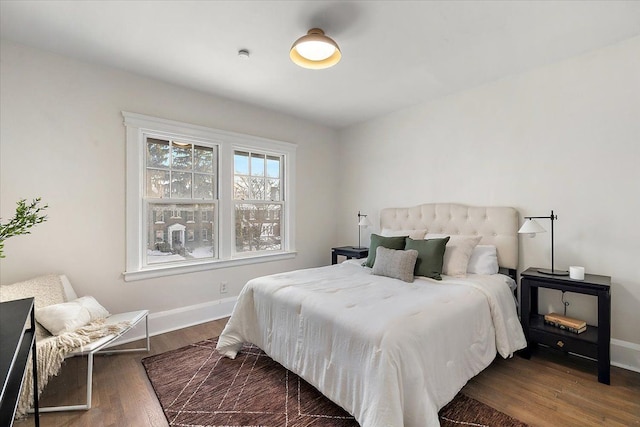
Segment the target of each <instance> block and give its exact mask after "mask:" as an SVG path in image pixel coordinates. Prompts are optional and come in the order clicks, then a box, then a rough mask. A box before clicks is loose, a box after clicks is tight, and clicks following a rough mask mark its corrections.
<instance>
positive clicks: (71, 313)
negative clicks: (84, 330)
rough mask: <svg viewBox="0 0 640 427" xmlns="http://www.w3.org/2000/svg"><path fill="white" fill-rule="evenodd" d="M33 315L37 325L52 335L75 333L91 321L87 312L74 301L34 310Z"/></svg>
mask: <svg viewBox="0 0 640 427" xmlns="http://www.w3.org/2000/svg"><path fill="white" fill-rule="evenodd" d="M35 315H36V320H37V321H38V323H40V324H41V325H42V326H44V327H45V328H46V329H47V330H48V331H49V332H51V334H53V335H60V334H63V333H65V332H71V331H75V330H76V329H78V328H80V327H82V326H84V325H86V324H87V323H89V322H90V321H91V314H89V310H87V309H86V308H85V307H83V306H82V304H80V303H78V302H75V301H72V302H63V303H61V304H53V305H48V306H46V307H43V308H36V310H35Z"/></svg>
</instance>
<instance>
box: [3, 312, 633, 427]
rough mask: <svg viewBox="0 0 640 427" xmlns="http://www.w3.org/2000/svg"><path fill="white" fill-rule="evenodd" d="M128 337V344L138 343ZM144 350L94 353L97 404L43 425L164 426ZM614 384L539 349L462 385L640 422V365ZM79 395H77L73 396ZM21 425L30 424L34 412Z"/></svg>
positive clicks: (64, 375)
mask: <svg viewBox="0 0 640 427" xmlns="http://www.w3.org/2000/svg"><path fill="white" fill-rule="evenodd" d="M225 323H226V319H223V320H218V321H215V322H209V323H204V324H202V325H197V326H193V327H190V328H186V329H182V330H179V331H175V332H170V333H166V334H162V335H158V336H155V337H152V338H151V352H150V354H158V353H162V352H165V351H167V350H171V349H175V348H179V347H182V346H185V345H187V344H190V343H194V342H197V341H201V340H203V339H206V338H211V337H215V336H218V335H219V334H220V332H221V331H222V328H223V327H224V325H225ZM139 344H140V343H131V344H129V345H127V346H136V345H139ZM147 355H148V354H147V353H141V354H138V353H128V354H121V355H112V356H104V357H97V358H96V361H95V366H94V378H93V384H94V387H93V408H92V409H91V410H89V411H82V412H64V413H46V414H42V415H41V417H40V425H41V426H43V427H57V426H92V427H93V426H105V427H106V426H114V427H116V426H117V427H123V426H136V427H138V426H140V427H143V426H166V425H167V421H166V419H165V417H164V415H163V413H162V409H161V408H160V405H159V404H158V401H157V399H156V397H155V394H154V392H153V389H152V388H151V385H150V384H149V381H148V379H147V376H146V374H145V372H144V368H143V367H142V364H141V363H140V360H141V359H142V358H143V357H146V356H147ZM85 365H86V360H85V359H84V358H74V359H69V360H67V361H66V362H65V365H64V367H63V370H62V372H61V373H60V375H59V376H58V377H56V378H54V379H52V381H51V382H50V383H49V385H48V386H47V388H46V389H45V392H44V394H43V397H42V400H41V402H42V404H43V405H48V404H54V403H58V404H74V403H76V402H77V401H79V399H82V398H83V397H84V395H85V387H84V380H85V378H86V377H85V375H86V371H85ZM611 369H612V370H611V385H610V386H607V385H603V384H600V383H598V381H597V378H596V367H595V364H594V363H593V362H590V361H587V360H583V359H579V358H577V357H569V358H567V357H565V356H563V355H561V354H556V353H555V352H552V351H550V350H540V351H539V352H538V353H536V354H534V356H533V357H532V358H531V360H526V359H523V358H520V357H518V356H516V357H514V358H512V359H509V360H503V359H501V358H498V359H496V360H495V361H494V363H493V364H492V365H491V366H489V367H488V368H487V369H485V370H484V371H483V372H482V373H480V374H479V375H478V376H476V377H475V378H473V379H472V380H471V381H469V383H468V384H467V385H466V386H465V387H464V388H463V392H464V393H465V394H466V395H468V396H470V397H473V398H475V399H477V400H480V401H482V402H484V403H486V404H488V405H490V406H492V407H494V408H496V409H498V410H500V411H502V412H505V413H507V414H509V415H511V416H513V417H515V418H517V419H519V420H521V421H523V422H526V423H528V424H529V425H531V426H553V427H557V426H562V427H570V426H576V427H578V426H579V427H585V426H640V373H635V372H631V371H627V370H624V369H620V368H615V367H612V368H611ZM74 399H75V401H74ZM14 425H15V426H16V427H25V426H33V425H34V420H33V417H32V416H31V417H28V418H27V419H25V420H20V421H17V422H16V423H15V424H14Z"/></svg>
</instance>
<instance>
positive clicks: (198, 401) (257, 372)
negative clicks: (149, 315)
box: [142, 338, 526, 427]
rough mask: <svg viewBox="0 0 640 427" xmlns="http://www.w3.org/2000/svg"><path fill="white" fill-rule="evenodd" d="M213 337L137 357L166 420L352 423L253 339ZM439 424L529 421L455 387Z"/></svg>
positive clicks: (337, 426) (317, 425)
mask: <svg viewBox="0 0 640 427" xmlns="http://www.w3.org/2000/svg"><path fill="white" fill-rule="evenodd" d="M216 343H217V338H213V339H209V340H205V341H202V342H199V343H196V344H191V345H189V346H186V347H182V348H179V349H177V350H173V351H169V352H166V353H162V354H158V355H155V356H151V357H147V358H144V359H142V364H143V365H144V368H145V369H146V371H147V375H148V377H149V380H150V381H151V385H152V386H153V389H154V390H155V392H156V395H157V396H158V400H159V401H160V405H161V406H162V409H163V410H164V414H165V416H166V417H167V421H168V422H169V425H170V426H183V427H189V426H193V427H196V426H265V427H267V426H269V427H324V426H326V427H329V426H330V427H347V426H348V427H357V426H358V423H357V422H356V421H355V419H354V418H353V417H352V416H350V415H349V414H348V413H347V412H346V411H344V410H343V409H342V408H340V407H339V406H338V405H336V404H335V403H333V402H332V401H330V400H329V399H327V398H326V397H324V396H323V395H322V394H321V393H320V392H319V391H318V390H316V389H315V388H314V387H312V386H311V385H309V384H308V383H307V382H305V381H304V380H302V379H301V378H300V377H298V376H297V375H295V374H293V373H292V372H290V371H288V370H286V369H285V368H284V367H282V366H281V365H280V364H278V363H276V362H274V361H273V360H272V359H271V358H270V357H269V356H267V355H266V354H265V353H264V352H263V351H262V350H260V349H259V348H258V347H256V346H253V345H249V344H245V345H244V347H243V348H242V350H241V352H240V353H239V354H238V357H237V358H236V359H235V360H231V359H228V358H226V357H222V356H220V355H219V354H218V353H217V352H216V350H215V347H216ZM440 423H441V425H442V426H443V427H453V426H461V425H462V426H464V425H467V426H475V427H481V426H490V427H494V426H496V427H497V426H500V427H503V426H505V427H526V424H523V423H520V422H519V421H517V420H515V419H513V418H511V417H509V416H507V415H505V414H503V413H501V412H498V411H496V410H495V409H493V408H491V407H489V406H487V405H485V404H483V403H481V402H478V401H476V400H473V399H471V398H469V397H466V396H464V395H462V394H458V396H456V398H455V399H454V400H453V401H452V402H451V403H449V404H448V405H447V406H445V407H444V408H443V409H442V410H441V411H440Z"/></svg>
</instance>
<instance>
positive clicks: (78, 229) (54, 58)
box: [0, 41, 337, 313]
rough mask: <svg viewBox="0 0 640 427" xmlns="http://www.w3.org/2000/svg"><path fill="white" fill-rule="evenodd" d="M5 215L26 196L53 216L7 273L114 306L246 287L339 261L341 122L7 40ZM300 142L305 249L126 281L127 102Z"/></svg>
mask: <svg viewBox="0 0 640 427" xmlns="http://www.w3.org/2000/svg"><path fill="white" fill-rule="evenodd" d="M0 53H1V56H0V61H1V63H0V65H1V68H0V72H1V74H0V77H1V78H0V84H1V86H0V93H1V97H0V100H1V103H0V114H1V115H0V130H1V133H0V142H1V145H0V166H1V174H0V189H1V197H0V216H2V218H3V222H4V221H6V220H7V219H8V218H9V217H11V216H13V214H14V212H15V203H16V201H17V200H18V199H20V198H27V199H31V198H34V197H37V196H40V197H42V199H43V201H45V202H46V203H48V204H49V209H48V210H47V214H48V216H49V219H48V221H47V222H45V223H43V224H40V225H38V226H37V227H35V228H34V229H33V230H32V234H31V235H27V236H19V237H14V238H11V239H9V240H7V241H6V242H5V255H6V258H5V259H3V260H1V261H0V270H1V271H0V281H1V283H2V284H9V283H13V282H15V281H19V280H23V279H27V278H30V277H34V276H37V275H41V274H46V273H53V272H55V273H66V274H67V275H68V276H69V278H70V280H71V283H72V284H73V285H74V287H75V288H76V291H77V292H78V294H80V295H93V296H95V297H96V298H97V299H98V301H100V302H101V303H102V304H103V305H105V306H106V307H107V308H108V309H109V310H111V311H113V312H119V311H124V310H132V309H138V308H148V309H150V310H151V311H152V312H155V313H157V312H163V311H166V310H172V309H176V308H180V307H185V306H192V305H196V304H201V303H205V302H210V301H214V300H218V299H220V294H219V283H220V281H227V282H228V283H229V293H228V294H225V295H224V297H226V298H228V297H233V296H234V295H237V294H238V292H239V291H240V289H241V287H242V286H243V285H244V284H245V283H246V281H247V280H249V279H250V278H253V277H256V276H260V275H264V274H271V273H274V272H278V271H285V270H291V269H297V268H304V267H310V266H318V265H325V264H328V263H329V262H330V248H331V246H333V244H334V242H335V240H336V236H337V234H336V233H335V220H334V219H333V216H332V215H327V212H333V211H334V210H335V201H334V200H335V198H334V197H333V192H334V189H335V187H336V183H337V180H336V179H335V178H333V177H334V176H335V175H336V173H335V172H336V171H335V162H336V158H337V157H336V150H335V145H336V133H335V131H333V130H331V129H328V128H325V127H322V126H318V125H314V124H311V123H309V122H305V121H302V120H300V119H297V118H294V117H290V116H285V115H281V114H276V113H274V112H271V111H267V110H264V109H260V108H256V107H252V106H249V105H246V104H241V103H238V102H234V101H230V100H226V99H222V98H217V97H213V96H209V95H205V94H203V93H199V92H195V91H191V90H188V89H184V88H180V87H176V86H172V85H168V84H165V83H161V82H158V81H155V80H151V79H147V78H143V77H139V76H136V75H133V74H129V73H125V72H122V71H119V70H116V69H111V68H106V67H103V66H98V65H92V64H87V63H83V62H78V61H75V60H72V59H69V58H65V57H62V56H58V55H54V54H50V53H46V52H43V51H39V50H34V49H31V48H28V47H25V46H21V45H17V44H14V43H9V42H6V41H3V42H2V45H1V50H0ZM122 110H125V111H131V112H137V113H142V114H147V115H152V116H156V117H162V118H167V119H171V120H178V121H183V122H187V123H193V124H197V125H202V126H209V127H213V128H217V129H223V130H228V131H233V132H241V133H245V134H251V135H257V136H261V137H265V138H271V139H276V140H281V141H287V142H293V143H296V144H298V151H297V182H296V190H297V194H296V195H297V204H296V212H297V219H296V220H297V230H296V247H297V249H298V255H297V257H296V258H295V259H292V260H287V261H281V262H268V263H263V264H256V265H252V266H248V267H246V266H245V267H234V268H225V269H218V270H210V271H206V272H199V273H191V274H184V275H178V276H170V277H166V278H161V279H150V280H143V281H135V282H126V283H125V282H124V281H123V279H122V274H121V273H122V272H123V271H124V269H125V128H124V125H123V118H122V115H121V111H122Z"/></svg>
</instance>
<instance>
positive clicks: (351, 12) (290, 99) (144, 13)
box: [0, 0, 640, 128]
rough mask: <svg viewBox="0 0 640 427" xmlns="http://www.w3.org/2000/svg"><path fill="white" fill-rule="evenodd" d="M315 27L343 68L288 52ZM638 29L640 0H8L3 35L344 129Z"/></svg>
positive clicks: (0, 27)
mask: <svg viewBox="0 0 640 427" xmlns="http://www.w3.org/2000/svg"><path fill="white" fill-rule="evenodd" d="M312 27H320V28H322V29H323V30H325V32H326V33H327V35H328V36H330V37H332V38H333V39H334V40H335V41H336V42H337V43H338V44H339V45H340V48H341V50H342V54H343V56H342V61H341V62H340V63H339V64H338V65H336V66H335V67H333V68H330V69H326V70H306V69H302V68H299V67H297V66H296V65H294V64H293V63H292V62H291V60H290V59H289V48H290V47H291V44H292V43H293V42H294V41H295V40H296V39H297V38H298V37H300V36H302V35H304V34H306V32H307V30H308V29H309V28H312ZM639 34H640V1H565V2H556V1H530V2H526V1H517V2H516V1H514V2H507V1H475V2H474V1H464V2H462V1H422V2H421V1H406V2H405V1H128V2H127V1H52V0H49V1H6V0H2V1H1V2H0V35H1V37H2V38H3V39H9V40H13V41H17V42H20V43H24V44H27V45H31V46H35V47H38V48H42V49H45V50H50V51H54V52H58V53H61V54H64V55H68V56H71V57H75V58H80V59H82V60H86V61H90V62H94V63H100V64H106V65H109V66H113V67H117V68H121V69H123V70H127V71H131V72H134V73H137V74H141V75H145V76H150V77H153V78H156V79H159V80H163V81H166V82H170V83H173V84H177V85H181V86H185V87H189V88H192V89H195V90H199V91H202V92H207V93H211V94H216V95H219V96H223V97H227V98H231V99H236V100H239V101H243V102H247V103H251V104H254V105H258V106H262V107H266V108H269V109H272V110H276V111H280V112H283V113H287V114H292V115H295V116H298V117H303V118H306V119H309V120H312V121H315V122H318V123H321V124H324V125H327V126H331V127H334V128H342V127H345V126H348V125H351V124H354V123H358V122H361V121H365V120H368V119H371V118H374V117H377V116H380V115H383V114H387V113H389V112H392V111H395V110H398V109H401V108H404V107H408V106H411V105H414V104H417V103H421V102H425V101H428V100H430V99H434V98H438V97H442V96H444V95H447V94H451V93H454V92H458V91H461V90H465V89H468V88H471V87H474V86H478V85H481V84H484V83H487V82H490V81H493V80H496V79H500V78H502V77H505V76H509V75H513V74H517V73H521V72H523V71H526V70H529V69H532V68H535V67H539V66H542V65H545V64H548V63H552V62H556V61H559V60H562V59H565V58H568V57H571V56H575V55H578V54H581V53H583V52H586V51H589V50H592V49H596V48H599V47H602V46H605V45H608V44H611V43H615V42H617V41H620V40H623V39H626V38H630V37H633V36H636V35H639ZM239 49H248V50H249V51H250V52H251V58H250V59H249V60H243V59H241V58H239V57H238V56H237V52H238V50H239Z"/></svg>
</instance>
